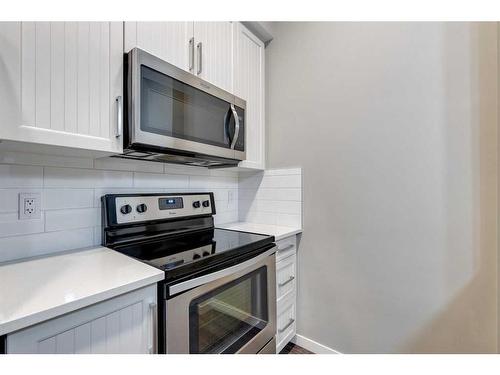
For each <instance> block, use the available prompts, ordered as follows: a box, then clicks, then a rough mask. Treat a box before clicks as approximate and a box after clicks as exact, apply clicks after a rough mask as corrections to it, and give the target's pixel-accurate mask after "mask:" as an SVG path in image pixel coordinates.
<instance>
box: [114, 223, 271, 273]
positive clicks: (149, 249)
mask: <svg viewBox="0 0 500 375" xmlns="http://www.w3.org/2000/svg"><path fill="white" fill-rule="evenodd" d="M273 241H274V237H273V236H267V235H261V234H254V233H246V232H238V231H234V230H228V229H217V228H211V229H205V230H200V231H196V232H192V233H189V234H181V235H172V236H168V237H163V238H160V239H152V240H144V241H137V242H135V243H132V244H128V245H121V246H118V247H115V248H114V249H115V250H117V251H119V252H121V253H124V254H126V255H129V256H132V257H134V258H137V259H139V260H141V261H143V262H145V263H148V264H150V265H152V266H154V267H157V268H160V269H162V270H164V271H165V272H166V279H169V278H170V277H169V275H170V276H172V277H173V276H175V275H176V274H178V273H179V270H180V269H184V270H186V269H187V268H189V270H191V272H192V270H193V269H203V268H206V267H210V266H212V265H214V264H217V263H220V262H222V261H226V260H228V259H230V258H237V257H239V256H240V255H245V254H247V253H250V252H252V251H255V250H258V249H260V248H262V247H265V246H266V245H268V244H271V243H272V242H273ZM186 271H187V270H186ZM183 273H184V272H183Z"/></svg>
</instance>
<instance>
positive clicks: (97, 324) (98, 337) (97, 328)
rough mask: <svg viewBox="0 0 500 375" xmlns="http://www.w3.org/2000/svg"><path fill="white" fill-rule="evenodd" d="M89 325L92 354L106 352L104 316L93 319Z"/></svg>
mask: <svg viewBox="0 0 500 375" xmlns="http://www.w3.org/2000/svg"><path fill="white" fill-rule="evenodd" d="M90 326H91V327H90V339H91V352H92V354H103V353H106V317H102V318H99V319H96V320H93V321H92V322H91V323H90Z"/></svg>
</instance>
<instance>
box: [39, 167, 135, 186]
mask: <svg viewBox="0 0 500 375" xmlns="http://www.w3.org/2000/svg"><path fill="white" fill-rule="evenodd" d="M132 184H133V178H132V172H121V171H104V170H102V171H101V170H95V169H73V168H52V167H44V187H46V188H48V187H60V188H61V187H66V188H86V187H87V188H100V187H132Z"/></svg>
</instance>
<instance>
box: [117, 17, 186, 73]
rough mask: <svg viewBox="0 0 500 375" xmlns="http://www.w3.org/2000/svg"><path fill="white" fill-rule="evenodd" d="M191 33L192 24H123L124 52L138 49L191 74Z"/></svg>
mask: <svg viewBox="0 0 500 375" xmlns="http://www.w3.org/2000/svg"><path fill="white" fill-rule="evenodd" d="M193 32H194V31H193V22H125V41H124V46H125V52H129V51H130V50H131V49H132V48H134V47H139V48H141V49H143V50H145V51H147V52H149V53H151V54H153V55H155V56H157V57H159V58H161V59H162V60H165V61H168V62H169V63H170V64H173V65H175V66H177V67H179V68H181V69H184V70H187V71H191V73H193V72H194V66H193V61H194V56H191V55H190V53H191V54H192V53H193V49H192V48H193V47H194V39H193ZM191 46H193V47H191Z"/></svg>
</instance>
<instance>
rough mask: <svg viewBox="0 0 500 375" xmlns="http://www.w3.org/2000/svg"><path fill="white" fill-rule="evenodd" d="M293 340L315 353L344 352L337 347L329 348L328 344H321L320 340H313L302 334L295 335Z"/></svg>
mask: <svg viewBox="0 0 500 375" xmlns="http://www.w3.org/2000/svg"><path fill="white" fill-rule="evenodd" d="M291 341H292V342H293V343H294V344H297V345H298V346H302V347H303V348H304V349H307V350H309V351H310V352H313V353H315V354H342V353H341V352H339V351H337V350H335V349H332V348H329V347H328V346H326V345H323V344H320V343H319V342H316V341H314V340H311V339H309V338H307V337H305V336H302V335H295V337H294V338H293V339H292V340H291Z"/></svg>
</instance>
